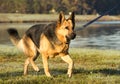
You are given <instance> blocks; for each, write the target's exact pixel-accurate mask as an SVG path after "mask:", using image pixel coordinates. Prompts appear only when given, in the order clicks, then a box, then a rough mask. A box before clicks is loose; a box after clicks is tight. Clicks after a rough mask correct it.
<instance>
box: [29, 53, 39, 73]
mask: <svg viewBox="0 0 120 84" xmlns="http://www.w3.org/2000/svg"><path fill="white" fill-rule="evenodd" d="M37 57H38V55H35V56H34V57H29V60H30V63H31V65H32V67H33V69H34V70H35V71H39V68H38V66H37V65H36V64H35V62H34V61H35V60H36V59H37Z"/></svg>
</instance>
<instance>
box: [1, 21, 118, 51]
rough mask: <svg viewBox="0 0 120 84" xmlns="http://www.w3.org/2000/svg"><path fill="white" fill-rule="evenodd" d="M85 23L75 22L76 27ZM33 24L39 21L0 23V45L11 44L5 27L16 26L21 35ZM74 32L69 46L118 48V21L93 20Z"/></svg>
mask: <svg viewBox="0 0 120 84" xmlns="http://www.w3.org/2000/svg"><path fill="white" fill-rule="evenodd" d="M85 23H86V22H77V23H76V28H79V27H80V26H82V25H83V24H85ZM35 24H40V23H0V45H3V46H4V45H5V46H6V45H7V46H13V45H12V43H11V42H10V40H9V37H8V34H7V32H6V29H7V28H16V29H17V30H18V32H19V34H20V36H22V35H23V34H24V32H25V31H26V30H27V29H28V28H30V27H31V26H32V25H35ZM45 24H48V23H45ZM76 33H77V37H76V39H75V40H72V41H71V45H70V47H73V48H97V49H116V50H120V47H119V46H120V21H101V22H95V23H94V24H91V25H89V26H88V27H86V28H85V29H83V30H80V31H77V32H76Z"/></svg>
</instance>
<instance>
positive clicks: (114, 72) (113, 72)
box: [74, 68, 120, 75]
mask: <svg viewBox="0 0 120 84" xmlns="http://www.w3.org/2000/svg"><path fill="white" fill-rule="evenodd" d="M79 73H85V74H91V73H92V74H94V73H102V74H105V75H120V70H116V69H109V68H103V69H95V70H84V69H75V70H74V74H79Z"/></svg>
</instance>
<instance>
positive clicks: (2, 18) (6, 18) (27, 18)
mask: <svg viewBox="0 0 120 84" xmlns="http://www.w3.org/2000/svg"><path fill="white" fill-rule="evenodd" d="M96 17H97V16H96V15H76V21H90V20H92V19H94V18H96ZM57 19H58V14H9V13H8V14H3V13H2V14H0V22H1V23H3V22H10V23H11V22H49V21H56V20H57ZM99 20H102V21H106V20H107V21H112V20H120V16H104V17H102V18H100V19H99Z"/></svg>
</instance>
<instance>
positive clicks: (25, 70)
mask: <svg viewBox="0 0 120 84" xmlns="http://www.w3.org/2000/svg"><path fill="white" fill-rule="evenodd" d="M29 63H30V61H29V58H27V59H26V60H25V64H24V75H27V72H28V65H29Z"/></svg>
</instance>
